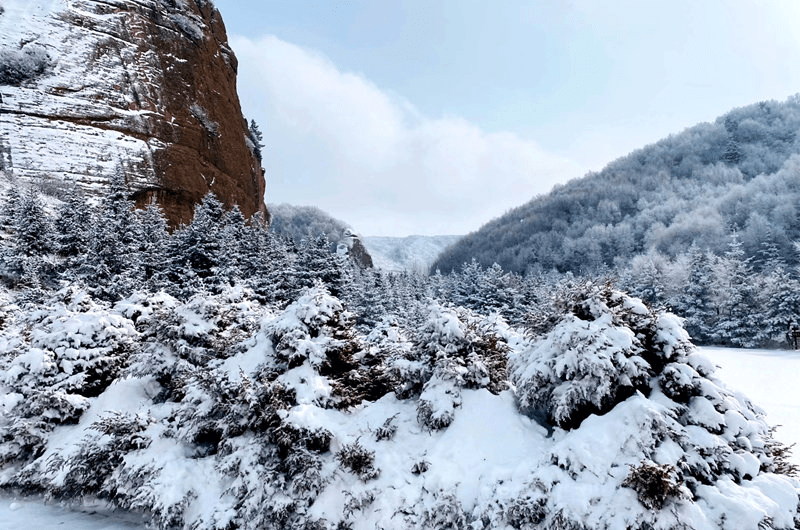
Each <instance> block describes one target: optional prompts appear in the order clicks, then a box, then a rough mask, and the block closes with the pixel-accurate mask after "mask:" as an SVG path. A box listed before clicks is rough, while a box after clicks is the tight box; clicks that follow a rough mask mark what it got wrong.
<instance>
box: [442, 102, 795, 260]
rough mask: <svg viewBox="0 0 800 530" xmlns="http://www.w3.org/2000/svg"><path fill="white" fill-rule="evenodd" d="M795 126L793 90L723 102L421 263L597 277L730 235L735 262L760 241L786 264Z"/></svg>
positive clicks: (717, 244) (713, 247)
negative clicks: (737, 104)
mask: <svg viewBox="0 0 800 530" xmlns="http://www.w3.org/2000/svg"><path fill="white" fill-rule="evenodd" d="M798 130H800V96H793V97H791V98H789V99H788V100H787V101H785V102H775V101H769V102H761V103H758V104H755V105H751V106H748V107H743V108H739V109H735V110H733V111H731V112H729V113H728V114H726V115H724V116H722V117H720V118H718V119H717V120H716V121H714V122H713V123H702V124H699V125H696V126H694V127H691V128H689V129H687V130H685V131H684V132H682V133H680V134H676V135H673V136H670V137H668V138H666V139H664V140H661V141H660V142H657V143H655V144H653V145H649V146H647V147H644V148H643V149H639V150H637V151H634V152H633V153H631V154H629V155H628V156H625V157H623V158H620V159H618V160H616V161H614V162H612V163H610V164H609V165H608V166H606V167H605V168H604V169H603V170H602V171H600V172H598V173H590V174H588V175H587V176H585V177H583V178H581V179H576V180H573V181H570V182H569V183H567V184H565V185H563V186H558V187H556V188H555V189H554V190H553V191H552V192H550V193H549V194H547V195H544V196H539V197H536V198H534V199H533V200H531V201H530V202H528V203H527V204H525V205H523V206H520V207H518V208H516V209H514V210H512V211H510V212H508V213H507V214H505V215H503V216H502V217H500V218H498V219H496V220H494V221H491V222H490V223H488V224H486V225H485V226H483V227H482V228H481V229H480V230H478V231H476V232H474V233H471V234H469V235H468V236H466V237H465V238H464V239H462V240H461V241H460V242H459V243H458V244H456V245H454V246H453V247H451V248H449V249H448V250H447V251H445V252H444V253H443V254H442V255H441V256H440V257H439V258H438V259H437V261H436V262H435V263H434V265H433V266H432V269H433V270H436V269H440V270H441V271H442V272H448V271H451V270H453V269H458V268H459V267H461V265H462V264H463V263H465V262H468V261H470V260H471V259H473V258H474V259H476V260H477V261H478V262H479V263H480V264H482V265H483V266H485V267H488V266H490V265H491V264H492V263H494V262H497V263H499V264H500V265H501V266H502V268H503V269H504V270H507V271H513V272H519V273H525V272H531V271H539V270H551V269H556V270H558V271H561V272H565V271H571V272H573V273H575V274H589V273H597V272H602V271H606V270H608V269H609V268H613V267H617V268H619V269H624V268H626V267H627V266H628V264H629V262H630V260H631V258H633V257H634V256H636V255H640V254H645V253H648V252H656V253H660V254H661V255H663V256H664V257H665V258H667V259H675V258H676V257H678V256H679V255H681V254H684V253H687V251H688V249H689V248H690V247H691V246H692V244H695V245H696V246H697V247H698V248H699V249H701V250H702V251H709V252H711V253H712V254H713V255H715V256H722V255H724V253H725V252H726V251H727V250H728V248H729V242H730V236H731V234H732V233H733V232H734V231H735V232H736V233H737V237H738V240H739V242H740V243H741V250H742V252H743V253H744V257H745V258H749V257H752V258H756V257H758V255H759V252H760V251H761V250H763V248H764V245H765V243H767V244H769V245H772V246H774V248H775V249H776V251H777V254H778V255H779V256H780V258H781V259H783V260H785V261H786V263H787V264H788V265H790V266H792V265H795V264H797V262H798V258H797V255H796V253H795V252H794V247H793V243H794V242H795V241H797V240H798V239H800V221H799V220H798V213H799V212H798V207H799V205H800V156H798V155H800V137H799V136H798V134H797V133H798ZM531 178H535V176H532V177H531Z"/></svg>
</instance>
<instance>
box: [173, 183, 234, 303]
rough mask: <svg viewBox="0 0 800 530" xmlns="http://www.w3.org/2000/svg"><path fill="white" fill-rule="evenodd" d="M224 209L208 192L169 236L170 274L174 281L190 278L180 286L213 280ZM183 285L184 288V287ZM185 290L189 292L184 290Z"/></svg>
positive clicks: (212, 282)
mask: <svg viewBox="0 0 800 530" xmlns="http://www.w3.org/2000/svg"><path fill="white" fill-rule="evenodd" d="M223 215H224V210H223V208H222V203H221V202H220V201H219V200H218V199H217V197H216V196H215V195H214V194H213V193H211V192H209V193H207V194H206V196H205V197H203V201H202V202H201V203H200V204H199V205H198V206H197V207H195V211H194V218H193V219H192V222H191V223H189V225H188V226H184V227H183V228H182V229H181V230H179V231H178V232H177V233H176V234H174V235H173V237H172V245H171V249H170V252H171V254H172V264H171V268H170V278H171V280H172V282H173V284H174V283H180V282H181V281H182V280H181V278H184V280H189V279H192V281H191V282H187V283H185V285H184V286H183V287H185V288H186V289H190V290H191V289H192V287H191V285H195V284H196V282H198V281H199V282H200V283H204V284H214V283H216V279H215V278H213V276H214V274H216V271H217V267H218V265H219V252H220V245H219V243H220V242H219V231H220V228H221V226H222V218H223ZM186 289H184V290H186ZM184 294H190V291H186V292H185V293H184Z"/></svg>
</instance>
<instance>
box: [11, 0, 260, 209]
mask: <svg viewBox="0 0 800 530" xmlns="http://www.w3.org/2000/svg"><path fill="white" fill-rule="evenodd" d="M3 6H4V8H5V9H4V12H3V13H0V63H5V64H10V66H7V67H5V68H3V67H0V170H4V171H6V172H11V173H13V174H14V175H15V176H16V177H17V178H18V179H20V180H31V181H34V182H37V183H38V184H40V185H41V186H43V187H45V188H46V189H51V190H56V191H57V190H58V189H59V188H60V187H63V186H65V185H70V184H71V183H72V182H75V183H77V184H78V185H79V186H81V187H83V188H85V189H87V190H89V191H90V192H92V193H102V191H103V189H104V186H105V184H107V182H108V181H109V180H110V178H112V177H113V176H114V175H115V174H118V175H122V176H123V177H124V179H125V181H126V183H127V185H128V186H129V189H130V190H131V194H132V196H133V198H134V199H135V200H136V202H137V204H139V205H143V204H144V203H146V202H147V201H148V200H149V199H150V198H151V197H152V198H155V199H156V200H157V201H158V202H159V203H160V204H161V205H162V206H163V207H164V210H165V212H166V214H167V216H168V218H169V220H170V222H171V223H172V224H173V225H176V224H179V223H181V222H187V221H188V220H189V219H191V215H192V208H193V206H194V204H196V203H197V202H199V200H200V199H201V198H202V196H203V195H205V194H206V192H207V191H209V190H211V191H213V192H214V193H216V194H217V196H218V197H219V198H220V199H221V200H222V201H223V202H224V203H225V204H226V205H228V206H230V205H232V204H238V205H239V206H240V208H241V209H242V211H243V212H244V213H245V214H246V215H248V216H249V215H252V214H253V213H255V212H259V211H260V212H262V213H264V214H266V208H265V206H264V202H263V197H264V186H265V184H264V177H263V173H262V169H261V164H260V162H259V161H258V160H257V159H256V157H255V155H254V154H253V149H252V144H251V143H250V140H249V130H248V127H247V123H246V121H245V120H244V118H243V116H242V112H241V107H240V105H239V98H238V96H237V93H236V70H237V62H236V58H235V57H234V55H233V52H232V51H231V50H230V48H229V47H228V44H227V36H226V33H225V26H224V24H223V22H222V19H221V17H220V14H219V11H217V10H216V9H215V8H214V6H213V4H212V3H211V2H209V1H207V0H71V1H69V2H67V1H66V0H32V1H31V0H7V1H4V2H3ZM15 61H16V62H17V63H19V64H20V65H22V66H21V67H17V68H16V69H15V68H14V67H15V64H16V63H15ZM31 65H32V66H31ZM9 72H10V73H9ZM3 75H5V78H3Z"/></svg>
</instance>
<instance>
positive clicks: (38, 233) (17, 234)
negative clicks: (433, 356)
mask: <svg viewBox="0 0 800 530" xmlns="http://www.w3.org/2000/svg"><path fill="white" fill-rule="evenodd" d="M51 241H52V226H51V225H50V222H49V219H48V218H47V215H46V213H45V211H44V205H43V204H42V201H41V199H39V194H38V193H37V192H36V191H35V190H34V189H33V188H28V189H27V190H26V191H25V194H24V195H23V196H22V197H21V198H20V200H19V204H18V207H17V209H16V212H15V216H14V243H15V247H16V251H17V253H18V254H19V255H20V256H41V255H43V254H46V253H48V252H50V251H51V250H52V245H51Z"/></svg>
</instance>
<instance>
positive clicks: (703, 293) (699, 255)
mask: <svg viewBox="0 0 800 530" xmlns="http://www.w3.org/2000/svg"><path fill="white" fill-rule="evenodd" d="M688 254H689V278H688V281H687V284H686V288H685V289H684V291H683V292H682V293H681V294H680V295H678V296H677V297H676V298H675V300H674V304H675V306H676V307H674V309H675V312H676V313H677V314H679V315H681V316H683V317H684V318H685V319H686V321H685V322H686V323H685V325H686V331H688V332H689V335H691V337H692V339H693V340H695V341H696V342H697V343H698V344H707V343H708V342H709V341H710V340H711V337H712V336H713V333H712V329H713V326H714V321H715V319H716V317H717V311H716V308H715V307H714V305H713V303H712V296H713V271H712V267H711V259H712V258H711V257H709V255H708V254H707V253H706V252H705V251H703V250H702V249H701V248H700V247H699V246H697V245H696V244H692V246H691V247H690V248H689V252H688Z"/></svg>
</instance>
